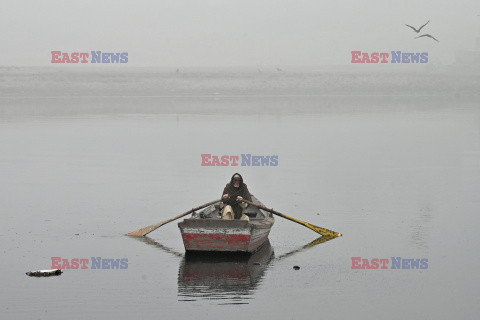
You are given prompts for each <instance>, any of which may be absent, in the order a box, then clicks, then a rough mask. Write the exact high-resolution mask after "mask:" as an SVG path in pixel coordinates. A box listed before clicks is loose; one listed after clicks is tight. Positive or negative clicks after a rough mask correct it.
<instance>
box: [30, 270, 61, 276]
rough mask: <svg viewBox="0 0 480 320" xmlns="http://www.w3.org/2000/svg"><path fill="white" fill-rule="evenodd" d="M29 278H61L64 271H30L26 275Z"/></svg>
mask: <svg viewBox="0 0 480 320" xmlns="http://www.w3.org/2000/svg"><path fill="white" fill-rule="evenodd" d="M25 274H26V275H27V276H30V277H50V276H59V275H61V274H62V270H60V269H51V270H36V271H29V272H26V273H25Z"/></svg>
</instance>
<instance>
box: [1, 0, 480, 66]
mask: <svg viewBox="0 0 480 320" xmlns="http://www.w3.org/2000/svg"><path fill="white" fill-rule="evenodd" d="M477 15H480V2H479V1H478V0H460V1H433V0H432V1H413V0H405V1H402V2H399V1H384V0H371V1H363V2H359V1H354V0H348V1H336V2H333V1H332V2H326V1H297V0H296V1H279V0H273V1H272V0H263V1H250V0H242V1H225V0H223V1H216V0H211V1H198V0H197V1H194V0H179V1H178V0H175V1H173V0H172V1H171V0H168V1H164V0H160V1H135V2H134V1H112V0H102V1H98V0H96V1H90V0H83V1H64V0H47V1H21V0H15V1H2V6H1V11H0V41H1V50H0V65H2V66H8V65H18V66H24V65H40V66H48V65H51V63H50V60H51V54H50V52H51V51H52V50H60V51H65V52H74V51H80V52H82V51H85V52H89V51H91V50H101V51H105V52H128V57H129V62H128V66H161V67H225V66H226V67H229V66H313V65H324V64H350V59H351V55H350V51H352V50H362V51H368V52H374V51H380V52H381V51H386V52H389V51H392V50H402V51H410V52H424V51H427V52H429V58H430V62H433V63H442V64H449V63H452V62H453V61H454V58H455V52H456V51H457V50H464V49H474V48H475V38H476V37H478V36H480V17H479V16H477ZM427 20H430V24H429V25H427V26H426V27H425V29H424V30H422V31H425V32H426V33H430V34H432V35H434V36H435V37H436V38H437V39H439V40H440V43H437V42H435V41H433V40H432V39H428V38H422V39H414V37H415V36H417V34H415V33H414V32H413V31H412V30H410V29H409V28H407V27H405V26H404V24H405V23H407V24H411V25H413V26H417V27H418V26H421V25H422V24H424V23H425V22H426V21H427Z"/></svg>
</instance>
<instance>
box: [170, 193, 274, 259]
mask: <svg viewBox="0 0 480 320" xmlns="http://www.w3.org/2000/svg"><path fill="white" fill-rule="evenodd" d="M252 200H253V203H255V204H259V205H262V206H263V204H262V203H261V202H260V201H259V200H258V199H257V198H255V197H254V196H252ZM243 213H244V214H246V215H247V216H248V217H249V218H250V221H245V220H222V219H221V216H220V208H219V205H218V204H215V205H210V206H208V207H206V208H205V209H203V210H202V211H200V212H198V213H194V214H193V215H192V216H191V217H190V218H187V219H184V220H183V221H182V222H180V223H178V227H179V228H180V233H181V234H182V238H183V244H184V246H185V250H186V251H219V252H254V251H256V250H257V249H258V248H260V247H261V246H262V244H264V243H265V242H266V241H267V240H268V234H269V233H270V229H271V228H272V226H273V223H274V222H275V219H274V218H273V215H272V214H271V213H269V212H267V211H265V210H262V209H259V208H257V207H255V206H252V205H250V206H248V207H247V208H246V209H245V210H244V212H243Z"/></svg>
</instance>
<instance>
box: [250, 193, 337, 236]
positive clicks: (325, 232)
mask: <svg viewBox="0 0 480 320" xmlns="http://www.w3.org/2000/svg"><path fill="white" fill-rule="evenodd" d="M242 201H243V202H245V203H248V204H250V205H252V206H255V207H257V208H260V209H262V210H265V211H268V212H271V213H273V214H276V215H277V216H280V217H282V218H285V219H288V220H290V221H293V222H296V223H298V224H301V225H302V226H305V227H307V228H309V229H312V230H313V231H315V232H316V233H319V234H321V235H322V236H328V237H340V236H341V235H342V234H341V233H338V232H335V231H332V230H328V229H325V228H322V227H319V226H316V225H313V224H310V223H308V222H304V221H302V220H298V219H295V218H292V217H289V216H287V215H286V214H283V213H280V212H277V211H275V210H273V209H268V208H267V207H265V206H262V205H259V204H256V203H253V202H251V201H248V200H245V199H243V200H242Z"/></svg>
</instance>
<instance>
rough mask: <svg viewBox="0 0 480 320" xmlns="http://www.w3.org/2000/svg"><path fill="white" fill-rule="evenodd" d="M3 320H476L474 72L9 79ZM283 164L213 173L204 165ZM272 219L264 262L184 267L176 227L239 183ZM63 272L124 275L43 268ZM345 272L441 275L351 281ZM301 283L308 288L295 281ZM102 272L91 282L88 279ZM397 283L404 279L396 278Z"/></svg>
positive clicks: (4, 105) (2, 189) (0, 160)
mask: <svg viewBox="0 0 480 320" xmlns="http://www.w3.org/2000/svg"><path fill="white" fill-rule="evenodd" d="M0 77H1V78H0V84H1V85H0V94H1V97H0V177H1V178H0V194H1V201H0V212H1V215H2V223H1V226H2V229H1V230H0V240H1V247H0V252H3V254H2V259H0V268H1V271H2V272H1V273H0V279H1V284H2V287H3V290H2V291H1V293H0V308H1V309H0V310H1V313H2V318H5V319H13V318H19V319H23V318H25V319H37V318H38V319H59V318H79V319H85V318H87V317H91V318H98V319H101V318H163V319H165V318H166V319H170V318H172V319H183V318H191V317H195V318H208V319H224V318H226V317H228V318H230V319H231V318H233V319H245V317H247V318H253V319H259V318H274V317H275V318H278V319H294V318H295V319H297V318H309V319H316V318H331V319H353V318H358V319H366V318H380V317H381V318H388V319H420V318H424V319H452V318H453V319H473V318H476V316H478V314H479V312H480V307H479V303H478V287H479V285H480V280H479V277H478V276H477V269H478V266H479V265H480V258H479V256H478V248H479V237H478V229H479V228H480V224H479V222H480V218H479V215H478V212H479V207H480V194H479V192H478V191H479V190H480V110H479V108H478V105H480V94H479V88H480V79H479V76H478V75H476V74H469V75H461V74H453V73H447V72H444V73H441V72H440V73H422V72H419V73H408V72H402V73H400V72H397V73H362V72H359V71H357V72H352V73H346V72H338V73H337V72H334V71H332V70H328V71H325V72H320V71H319V72H310V73H305V72H296V73H295V72H290V73H288V72H286V73H282V74H277V73H261V74H260V73H251V72H250V73H249V72H243V73H242V72H220V71H215V72H205V71H202V72H200V71H192V72H190V73H187V72H184V73H180V74H175V73H168V72H165V71H148V70H133V71H132V70H131V71H128V72H124V73H120V72H115V71H112V70H100V71H98V70H97V71H95V70H94V71H92V70H87V71H83V70H76V71H61V70H57V69H6V68H4V69H0ZM204 153H210V154H213V155H218V156H221V155H240V154H252V155H260V156H267V155H278V157H279V165H278V166H274V167H269V166H268V167H266V166H264V167H261V166H260V167H248V166H243V167H242V166H240V167H202V166H201V156H200V155H201V154H204ZM237 171H238V172H240V173H241V174H242V175H243V176H244V179H245V182H246V183H247V184H248V186H249V189H250V191H251V192H252V193H253V194H254V195H256V196H257V197H258V198H259V199H261V200H262V201H263V202H264V203H265V204H266V205H267V206H269V207H273V208H274V209H276V210H278V211H280V212H283V213H285V214H288V215H290V216H293V217H296V218H298V219H301V220H304V221H307V222H310V223H312V224H315V225H319V226H323V227H326V228H329V229H333V230H335V231H338V232H341V233H343V234H344V236H343V237H341V238H338V239H334V240H331V241H327V242H323V243H322V241H321V239H318V237H317V236H318V234H316V233H314V232H313V231H311V230H309V229H307V228H305V227H302V226H300V225H297V224H293V223H292V222H289V221H285V220H282V219H281V218H277V219H276V223H275V226H274V228H273V229H272V232H271V234H270V244H269V245H267V246H265V247H263V248H262V250H261V251H260V252H258V253H256V254H255V255H253V256H251V257H236V256H234V257H221V258H212V257H198V256H185V254H184V248H183V244H182V241H181V237H180V233H179V231H178V227H177V226H176V223H175V222H172V223H170V224H167V225H165V226H163V227H161V228H160V229H157V230H156V231H154V232H153V233H151V234H150V235H149V238H145V239H133V238H129V237H125V236H124V234H125V233H127V232H130V231H133V230H136V229H138V228H140V227H144V226H147V225H150V224H153V223H157V222H159V221H162V220H165V219H167V218H170V217H173V216H175V215H177V214H179V213H182V212H185V211H187V210H189V209H190V208H192V207H194V206H197V205H200V204H203V203H206V202H208V201H211V200H214V199H215V198H217V197H219V196H220V194H221V191H222V190H223V187H224V185H225V183H226V182H227V181H228V180H229V178H230V176H231V175H232V174H233V173H234V172H237ZM51 257H62V258H65V259H73V258H79V259H82V258H87V259H91V258H92V257H101V258H104V259H108V258H112V259H120V258H127V259H128V268H127V269H123V270H117V269H115V270H103V269H100V270H92V269H91V268H89V269H86V270H81V269H78V270H65V272H64V273H63V274H62V275H61V276H58V277H51V278H30V277H28V276H26V275H25V272H27V271H30V270H37V269H49V268H50V267H51ZM352 257H362V258H368V259H372V258H387V259H390V258H391V257H401V258H405V259H408V258H413V259H417V258H418V259H422V258H426V259H428V268H427V269H422V270H420V269H414V270H392V269H391V268H389V269H387V270H381V269H379V270H354V269H352V268H351V267H352V260H351V258H352ZM295 265H298V266H300V270H298V271H296V270H294V269H293V266H295ZM89 267H91V264H89ZM389 267H391V265H389Z"/></svg>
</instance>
